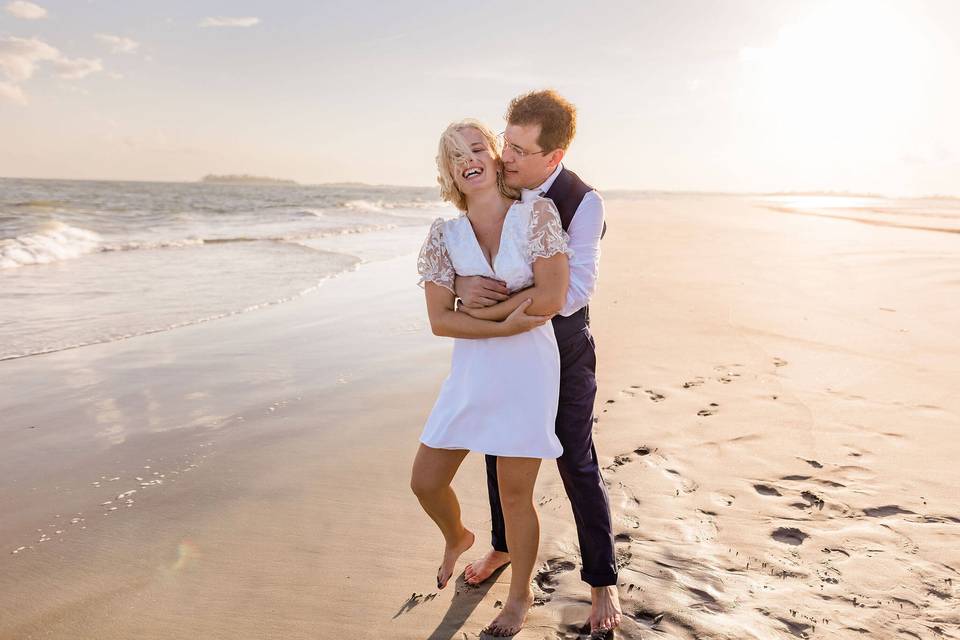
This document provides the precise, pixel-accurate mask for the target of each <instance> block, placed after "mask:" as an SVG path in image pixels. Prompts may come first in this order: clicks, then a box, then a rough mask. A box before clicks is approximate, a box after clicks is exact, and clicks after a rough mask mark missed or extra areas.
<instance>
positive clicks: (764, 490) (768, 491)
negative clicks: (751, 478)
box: [753, 484, 783, 496]
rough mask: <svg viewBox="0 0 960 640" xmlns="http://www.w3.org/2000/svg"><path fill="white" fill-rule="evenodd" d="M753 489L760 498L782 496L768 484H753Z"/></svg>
mask: <svg viewBox="0 0 960 640" xmlns="http://www.w3.org/2000/svg"><path fill="white" fill-rule="evenodd" d="M753 488H754V489H755V490H756V492H757V493H759V494H760V495H762V496H781V495H783V494H782V493H780V492H779V491H777V490H776V489H774V488H773V487H771V486H770V485H768V484H755V485H753Z"/></svg>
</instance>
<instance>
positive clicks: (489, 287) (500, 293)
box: [453, 276, 510, 309]
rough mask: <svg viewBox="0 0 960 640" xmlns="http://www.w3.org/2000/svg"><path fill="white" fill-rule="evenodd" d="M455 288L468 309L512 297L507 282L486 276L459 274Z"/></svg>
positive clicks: (486, 305)
mask: <svg viewBox="0 0 960 640" xmlns="http://www.w3.org/2000/svg"><path fill="white" fill-rule="evenodd" d="M453 289H454V291H456V292H457V297H458V298H460V300H461V302H462V303H463V304H462V306H464V307H466V308H468V309H481V308H483V307H489V306H492V305H495V304H497V303H498V302H502V301H503V300H506V299H507V298H509V297H510V296H509V291H508V290H507V286H506V283H504V282H501V281H500V280H494V279H493V278H487V277H485V276H457V277H456V279H455V280H454V281H453Z"/></svg>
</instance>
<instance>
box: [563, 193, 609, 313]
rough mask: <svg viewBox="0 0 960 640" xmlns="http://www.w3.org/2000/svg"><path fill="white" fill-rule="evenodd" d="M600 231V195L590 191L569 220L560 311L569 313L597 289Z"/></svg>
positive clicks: (585, 304) (587, 300) (584, 303)
mask: <svg viewBox="0 0 960 640" xmlns="http://www.w3.org/2000/svg"><path fill="white" fill-rule="evenodd" d="M602 233H603V199H602V198H601V197H600V194H599V193H597V192H596V191H590V192H588V193H587V194H586V195H585V196H583V200H582V201H581V202H580V206H579V207H577V211H576V213H575V214H574V216H573V220H571V221H570V227H569V229H567V234H568V235H569V236H570V245H569V246H570V248H571V249H573V258H571V259H570V286H569V287H568V288H567V300H566V303H565V304H564V305H563V308H562V309H561V310H560V315H562V316H570V315H573V314H574V313H576V312H577V311H579V310H580V309H582V308H583V307H585V306H587V303H589V302H590V298H591V297H592V296H593V294H594V292H595V291H596V289H597V277H598V276H599V274H600V235H601V234H602Z"/></svg>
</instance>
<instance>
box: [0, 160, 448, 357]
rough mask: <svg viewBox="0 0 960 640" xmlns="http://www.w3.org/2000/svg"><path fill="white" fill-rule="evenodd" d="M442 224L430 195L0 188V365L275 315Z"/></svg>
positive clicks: (265, 188)
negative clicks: (273, 308)
mask: <svg viewBox="0 0 960 640" xmlns="http://www.w3.org/2000/svg"><path fill="white" fill-rule="evenodd" d="M455 214H456V212H455V210H454V209H453V208H452V207H450V206H449V205H447V204H446V203H444V202H442V201H440V200H439V194H438V192H437V190H436V189H433V188H420V187H379V186H366V185H315V186H306V185H304V186H300V185H263V184H256V185H254V184H212V183H159V182H113V181H73V180H33V179H9V178H6V179H4V178H0V360H8V359H13V358H23V357H28V356H35V355H39V354H44V353H50V352H54V351H60V350H63V349H70V348H75V347H80V346H84V345H90V344H97V343H103V342H110V341H113V340H122V339H125V338H130V337H133V336H138V335H143V334H146V333H153V332H156V331H168V330H172V329H175V328H177V327H181V326H185V325H191V324H196V323H199V322H206V321H210V320H215V319H218V318H223V317H226V316H229V315H233V314H237V313H248V312H253V311H255V310H256V309H259V308H263V307H265V306H269V305H274V304H281V303H283V302H286V301H289V300H293V299H294V298H297V297H299V296H302V295H306V294H308V293H309V292H311V291H313V290H315V289H317V288H318V287H320V286H322V284H323V282H324V281H325V280H327V279H328V278H331V277H334V276H336V275H337V274H340V273H343V272H346V271H349V270H352V269H355V268H356V267H357V266H358V265H360V264H363V263H366V262H371V261H378V260H386V259H390V258H393V257H397V256H398V255H400V254H402V253H405V252H409V251H410V248H411V247H416V246H419V242H420V241H422V238H423V236H424V234H425V232H426V229H427V227H428V225H429V223H430V222H431V221H432V220H434V219H435V218H436V217H438V216H443V217H450V216H453V215H455ZM414 269H415V267H412V268H411V282H415V281H416V273H415V271H414Z"/></svg>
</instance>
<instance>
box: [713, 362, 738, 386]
mask: <svg viewBox="0 0 960 640" xmlns="http://www.w3.org/2000/svg"><path fill="white" fill-rule="evenodd" d="M742 366H743V365H742V364H737V363H734V364H730V365H718V366H716V367H714V368H713V370H714V371H716V372H718V373H720V374H721V375H720V377H718V378H716V380H717V382H721V383H723V384H730V383H731V382H733V379H734V378H739V377H740V375H741V374H740V373H738V372H736V371H733V370H732V369H731V367H742Z"/></svg>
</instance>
